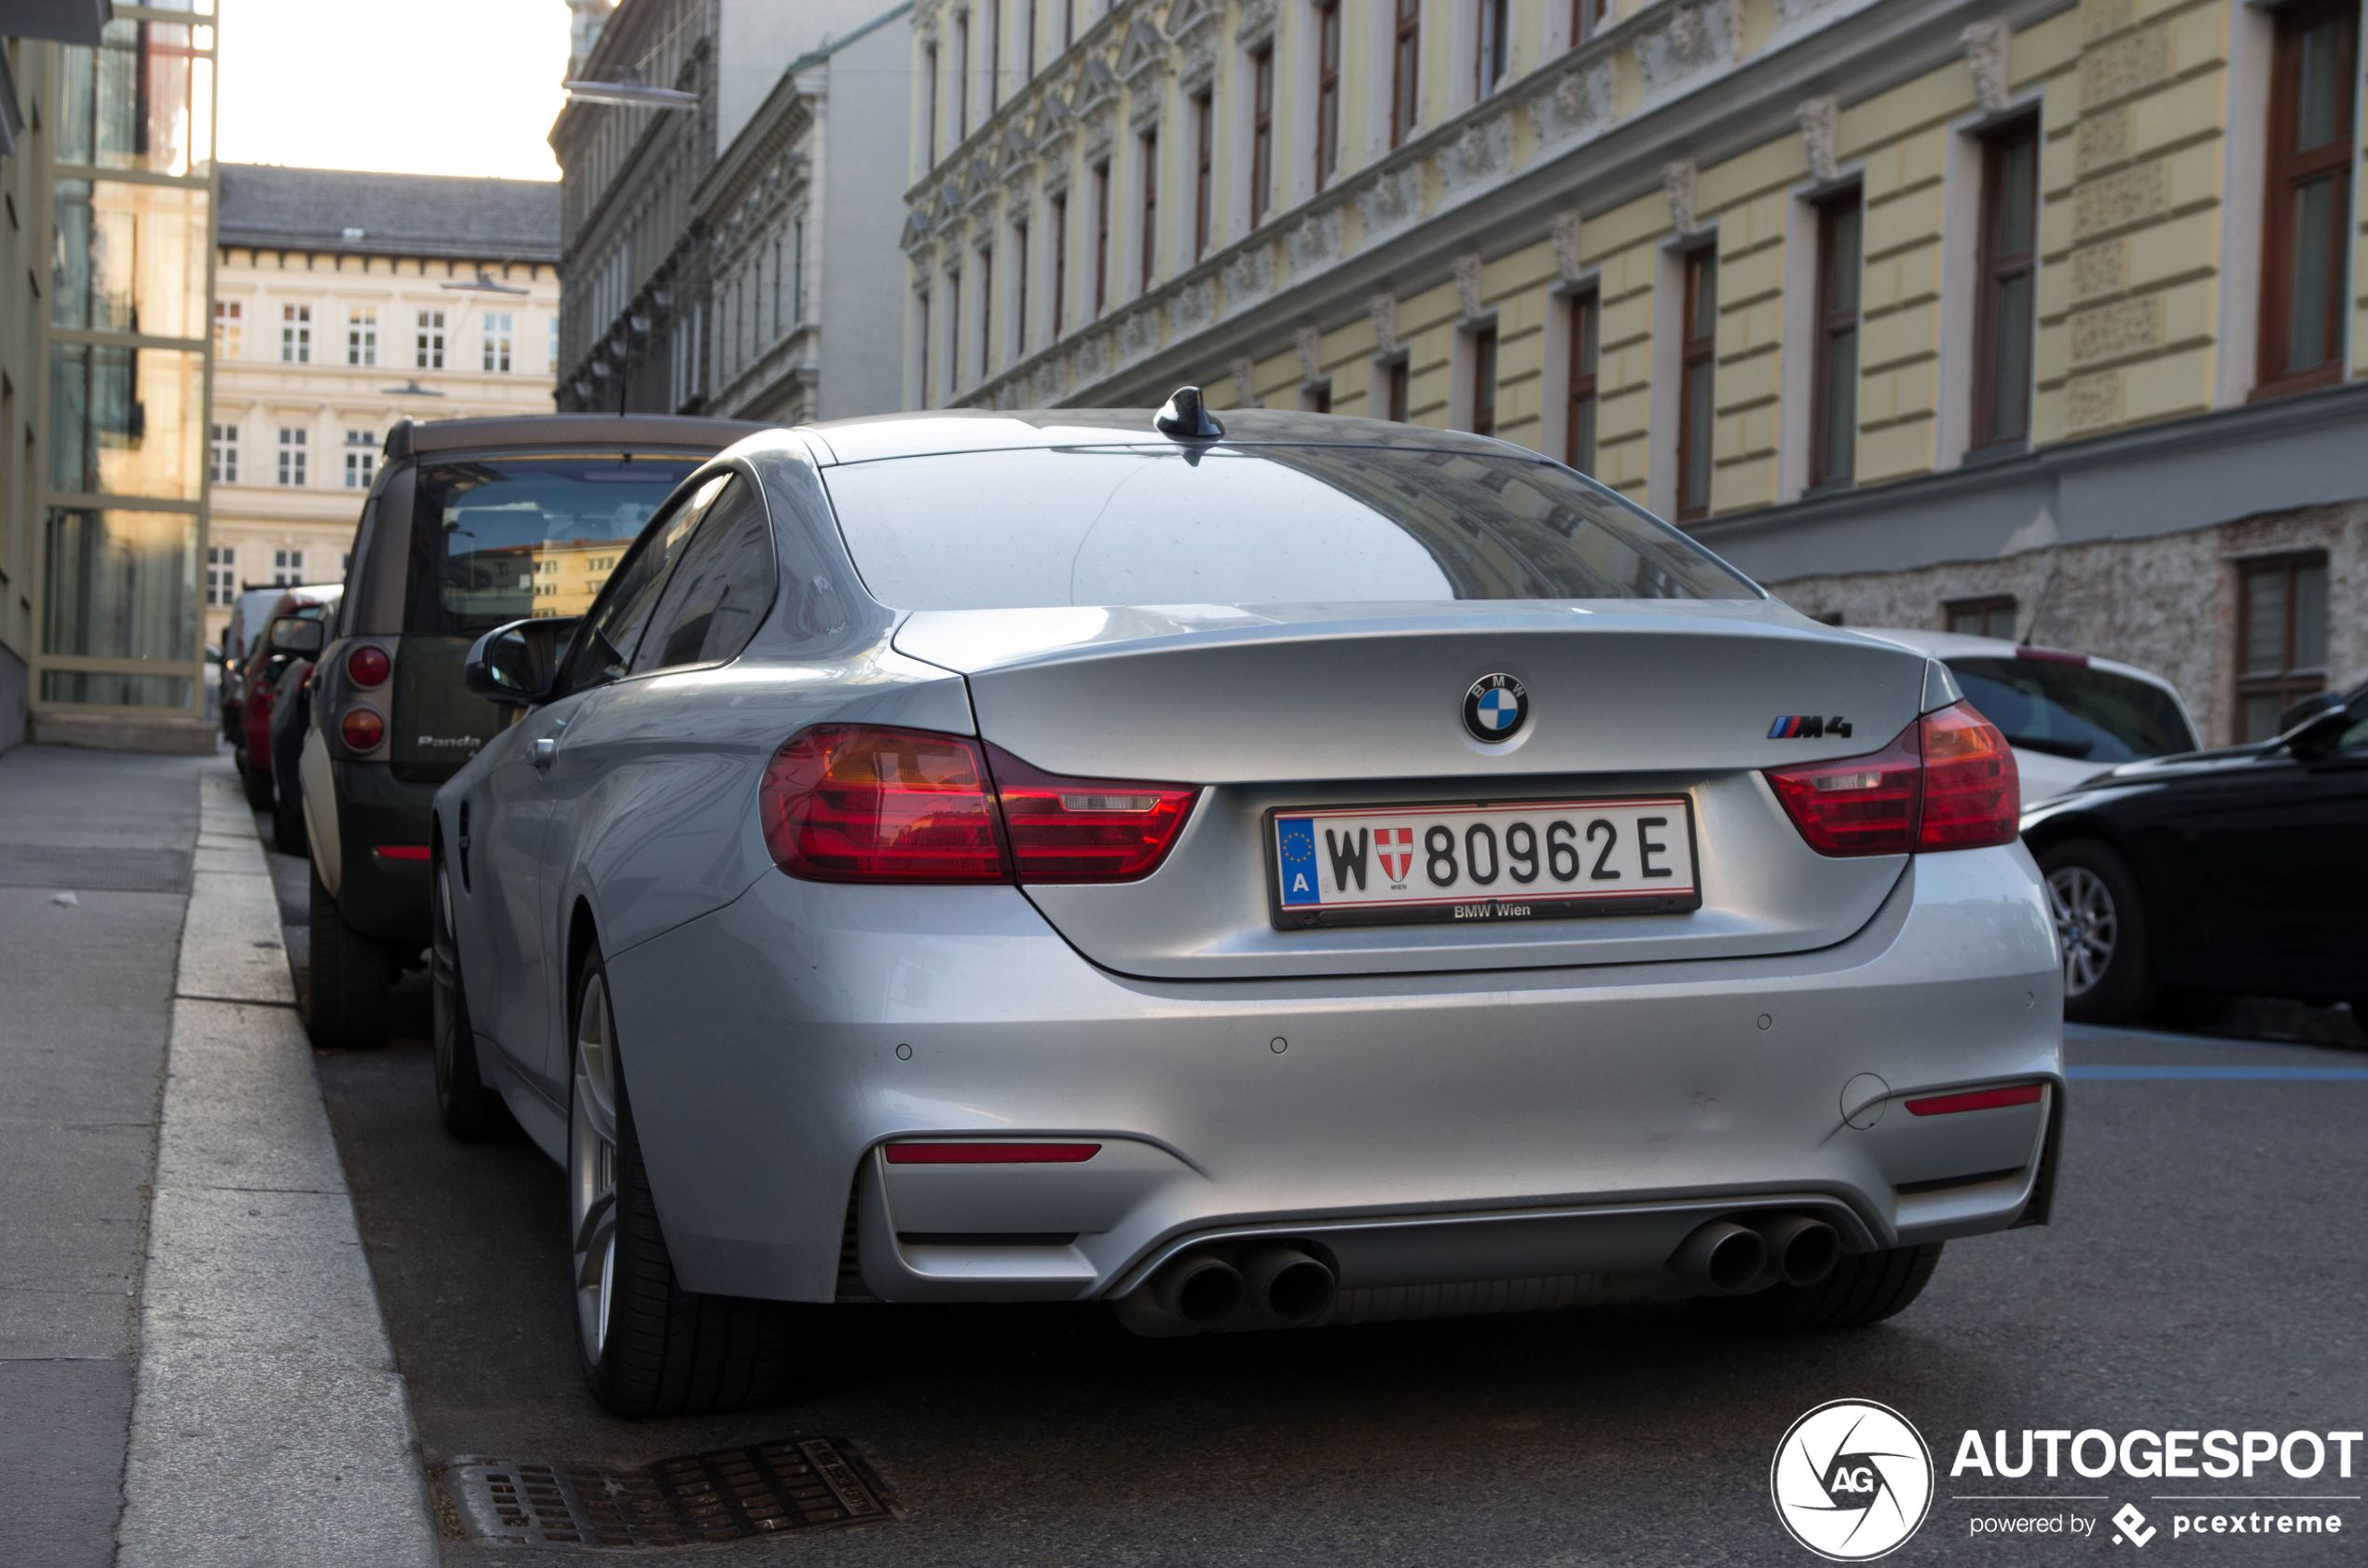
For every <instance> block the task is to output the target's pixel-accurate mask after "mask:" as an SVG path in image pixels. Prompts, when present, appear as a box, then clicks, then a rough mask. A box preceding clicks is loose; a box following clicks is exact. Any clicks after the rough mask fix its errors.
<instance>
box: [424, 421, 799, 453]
mask: <svg viewBox="0 0 2368 1568" xmlns="http://www.w3.org/2000/svg"><path fill="white" fill-rule="evenodd" d="M770 428H772V427H771V426H768V425H764V424H761V423H757V422H754V421H752V420H700V419H692V418H689V417H687V416H684V415H680V414H623V415H619V414H510V415H503V416H502V417H499V418H494V419H482V420H398V421H396V423H395V425H394V427H393V428H392V430H390V431H388V432H387V439H386V455H387V457H388V458H389V459H396V458H406V457H409V456H411V455H412V454H414V453H422V452H457V451H470V450H475V449H478V448H482V447H595V448H599V449H603V450H613V449H614V448H616V447H686V448H690V449H692V450H696V451H705V452H720V451H722V450H723V448H724V447H729V446H731V445H732V444H733V443H734V442H736V441H739V440H742V439H744V438H746V437H748V436H750V435H753V434H755V433H757V432H759V431H762V430H768V429H770Z"/></svg>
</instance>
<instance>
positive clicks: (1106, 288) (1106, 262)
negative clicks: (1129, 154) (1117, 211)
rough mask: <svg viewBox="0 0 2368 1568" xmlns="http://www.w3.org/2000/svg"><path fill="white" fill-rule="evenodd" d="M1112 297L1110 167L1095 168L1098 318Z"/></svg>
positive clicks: (1100, 164)
mask: <svg viewBox="0 0 2368 1568" xmlns="http://www.w3.org/2000/svg"><path fill="white" fill-rule="evenodd" d="M1109 296H1110V166H1109V165H1108V163H1097V164H1095V166H1094V313H1095V315H1096V316H1098V315H1100V314H1101V313H1102V311H1103V310H1104V309H1105V308H1107V307H1108V304H1109Z"/></svg>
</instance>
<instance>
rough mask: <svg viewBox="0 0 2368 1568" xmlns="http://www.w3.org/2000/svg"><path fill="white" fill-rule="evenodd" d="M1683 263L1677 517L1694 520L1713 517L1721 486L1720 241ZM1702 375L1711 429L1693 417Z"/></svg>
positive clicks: (1694, 252) (1690, 254) (1689, 255)
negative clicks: (1698, 477)
mask: <svg viewBox="0 0 2368 1568" xmlns="http://www.w3.org/2000/svg"><path fill="white" fill-rule="evenodd" d="M1679 261H1680V264H1681V265H1682V267H1683V268H1684V272H1683V277H1684V282H1683V285H1682V286H1683V289H1684V294H1683V296H1682V300H1681V305H1680V309H1681V310H1682V311H1683V314H1682V315H1681V316H1680V317H1679V321H1678V334H1679V336H1678V349H1677V362H1678V375H1677V507H1676V512H1677V520H1678V521H1679V522H1691V521H1694V520H1695V519H1697V518H1700V517H1707V516H1710V506H1711V496H1712V493H1713V492H1714V490H1715V489H1716V488H1717V485H1718V453H1717V449H1716V443H1717V439H1718V246H1717V245H1716V243H1711V244H1707V245H1698V246H1696V247H1695V248H1694V249H1692V250H1690V251H1687V253H1686V254H1684V255H1683V256H1681V257H1680V258H1679ZM1705 282H1707V283H1708V284H1709V298H1708V300H1707V302H1705V301H1704V299H1703V298H1702V296H1701V293H1700V291H1701V288H1702V285H1703V283H1705ZM1705 304H1707V313H1708V315H1709V318H1710V329H1709V330H1708V331H1707V332H1702V333H1699V334H1698V333H1697V332H1696V331H1695V330H1694V329H1695V326H1696V324H1697V323H1698V322H1699V320H1700V317H1701V316H1702V315H1703V314H1704V308H1705ZM1697 377H1701V378H1706V379H1707V380H1708V382H1709V396H1710V420H1709V424H1708V427H1707V428H1703V429H1697V428H1696V423H1697V421H1696V420H1695V418H1694V402H1695V398H1694V385H1695V378H1697ZM1697 441H1700V442H1701V443H1702V444H1703V445H1702V462H1701V474H1702V493H1701V494H1700V495H1695V494H1694V493H1693V487H1692V483H1691V481H1692V478H1693V474H1694V467H1695V465H1694V462H1693V461H1692V460H1693V457H1694V447H1695V443H1696V442H1697Z"/></svg>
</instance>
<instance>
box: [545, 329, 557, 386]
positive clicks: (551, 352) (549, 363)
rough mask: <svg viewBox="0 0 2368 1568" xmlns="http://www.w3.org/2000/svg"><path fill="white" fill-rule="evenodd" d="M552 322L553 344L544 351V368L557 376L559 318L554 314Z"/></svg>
mask: <svg viewBox="0 0 2368 1568" xmlns="http://www.w3.org/2000/svg"><path fill="white" fill-rule="evenodd" d="M550 324H551V346H550V348H549V349H548V350H547V351H545V353H544V360H543V368H544V369H545V370H548V371H549V372H550V373H551V374H552V375H554V376H557V375H558V373H559V318H558V317H557V316H553V317H552V318H551V323H550Z"/></svg>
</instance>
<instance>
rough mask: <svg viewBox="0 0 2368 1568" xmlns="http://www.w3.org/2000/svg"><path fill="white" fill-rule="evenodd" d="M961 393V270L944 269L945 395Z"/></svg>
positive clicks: (951, 395) (955, 268)
mask: <svg viewBox="0 0 2368 1568" xmlns="http://www.w3.org/2000/svg"><path fill="white" fill-rule="evenodd" d="M961 392H962V269H961V268H958V267H949V268H946V269H945V395H946V396H948V397H958V396H960V395H961Z"/></svg>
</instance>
